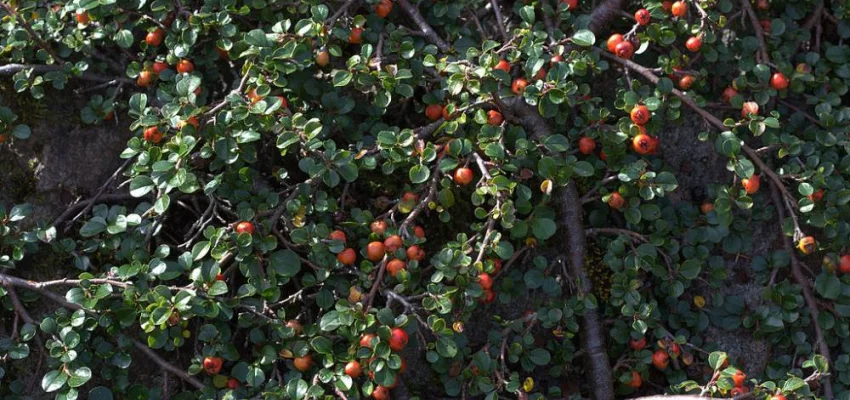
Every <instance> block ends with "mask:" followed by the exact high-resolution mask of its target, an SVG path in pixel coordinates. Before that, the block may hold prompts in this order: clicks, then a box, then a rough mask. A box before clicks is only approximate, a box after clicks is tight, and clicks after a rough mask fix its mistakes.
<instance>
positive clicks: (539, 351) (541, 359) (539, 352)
mask: <svg viewBox="0 0 850 400" xmlns="http://www.w3.org/2000/svg"><path fill="white" fill-rule="evenodd" d="M528 359H529V360H531V362H533V363H534V365H540V366H543V365H546V364H549V361H550V360H551V359H552V356H551V355H550V354H549V352H548V351H547V350H546V349H543V348H540V347H537V348H534V349H532V350H531V351H529V352H528Z"/></svg>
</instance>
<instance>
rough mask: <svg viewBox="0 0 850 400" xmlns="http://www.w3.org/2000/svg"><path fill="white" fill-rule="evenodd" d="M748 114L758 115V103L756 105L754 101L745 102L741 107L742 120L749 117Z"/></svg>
mask: <svg viewBox="0 0 850 400" xmlns="http://www.w3.org/2000/svg"><path fill="white" fill-rule="evenodd" d="M750 114H753V115H759V104H758V103H756V102H754V101H748V102H745V103H744V105H743V106H742V107H741V117H742V118H747V117H749V116H750Z"/></svg>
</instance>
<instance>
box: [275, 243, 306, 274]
mask: <svg viewBox="0 0 850 400" xmlns="http://www.w3.org/2000/svg"><path fill="white" fill-rule="evenodd" d="M268 260H269V267H270V268H271V269H272V271H274V272H275V273H276V274H278V275H280V276H284V277H287V278H290V277H293V276H295V275H296V274H298V272H300V271H301V259H300V258H299V257H298V254H296V253H295V252H294V251H292V250H289V249H287V250H278V251H276V252H274V253H272V254H271V255H270V256H269V258H268Z"/></svg>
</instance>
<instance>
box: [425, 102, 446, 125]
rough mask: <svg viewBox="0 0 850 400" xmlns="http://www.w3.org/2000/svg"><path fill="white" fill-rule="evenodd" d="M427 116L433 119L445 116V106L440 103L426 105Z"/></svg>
mask: <svg viewBox="0 0 850 400" xmlns="http://www.w3.org/2000/svg"><path fill="white" fill-rule="evenodd" d="M425 116H426V117H428V119H430V120H431V121H436V120H438V119H440V118H442V117H443V107H442V106H441V105H439V104H429V105H428V107H425Z"/></svg>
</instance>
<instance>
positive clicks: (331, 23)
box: [327, 0, 357, 32]
mask: <svg viewBox="0 0 850 400" xmlns="http://www.w3.org/2000/svg"><path fill="white" fill-rule="evenodd" d="M356 1H357V0H348V1H346V2H345V3H343V4H342V5H341V6H339V8H338V9H337V10H336V12H334V14H333V15H331V17H330V18H328V22H327V24H328V32H330V31H333V29H334V25H335V24H336V20H337V19H339V17H340V16H341V15H342V13H344V12H345V10H347V9H348V7H350V6H351V5H352V4H354V2H356Z"/></svg>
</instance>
